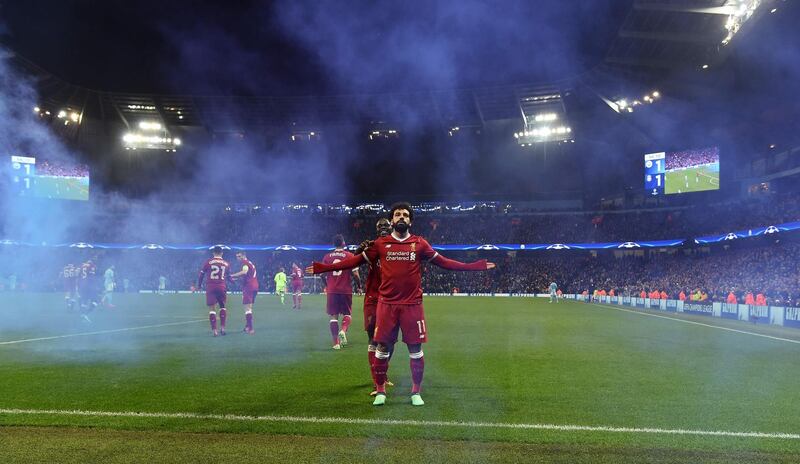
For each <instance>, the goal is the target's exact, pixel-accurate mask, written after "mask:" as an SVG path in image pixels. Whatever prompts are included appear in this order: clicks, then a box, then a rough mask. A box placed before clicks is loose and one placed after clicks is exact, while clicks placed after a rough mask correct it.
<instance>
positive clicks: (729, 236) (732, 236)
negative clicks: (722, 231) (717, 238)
mask: <svg viewBox="0 0 800 464" xmlns="http://www.w3.org/2000/svg"><path fill="white" fill-rule="evenodd" d="M737 238H738V237H737V236H736V234H734V233H733V232H731V233H729V234H728V235H726V236H725V239H724V240H736V239H737Z"/></svg>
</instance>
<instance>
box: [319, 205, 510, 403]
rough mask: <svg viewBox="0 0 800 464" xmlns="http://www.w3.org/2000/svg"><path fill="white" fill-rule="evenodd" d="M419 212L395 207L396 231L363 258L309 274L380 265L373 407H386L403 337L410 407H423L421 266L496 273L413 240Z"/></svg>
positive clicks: (391, 215) (488, 266)
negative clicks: (394, 356) (392, 363)
mask: <svg viewBox="0 0 800 464" xmlns="http://www.w3.org/2000/svg"><path fill="white" fill-rule="evenodd" d="M413 215H414V212H413V210H412V208H411V205H409V204H408V203H395V204H394V205H392V207H391V209H390V211H389V218H390V220H391V224H392V228H393V229H394V232H392V233H391V234H390V235H388V236H386V237H381V238H379V239H377V240H375V242H373V243H372V245H371V246H370V247H369V248H367V250H366V251H364V252H363V253H362V254H361V255H358V256H353V257H352V258H348V259H345V260H344V261H341V262H339V263H336V264H330V265H325V264H322V263H316V262H315V263H313V264H312V265H311V266H309V267H308V268H307V269H306V270H307V271H308V272H311V273H322V272H330V271H338V270H345V269H352V268H354V267H356V266H358V265H360V264H362V263H364V262H367V263H371V264H373V265H378V263H380V264H379V265H380V270H381V286H380V289H379V294H380V296H379V298H378V309H377V318H376V324H375V341H376V342H378V347H377V351H376V353H375V363H374V364H373V374H374V375H375V381H376V383H377V394H376V395H375V400H374V401H373V403H372V404H373V405H375V406H381V405H383V404H385V403H386V374H387V371H388V369H389V353H390V352H391V351H392V350H393V347H394V344H395V343H396V342H397V335H398V333H399V332H400V331H402V333H403V342H404V343H405V344H406V345H407V346H408V353H409V357H410V358H411V361H410V362H411V380H412V387H411V404H413V405H414V406H422V405H423V404H425V402H424V401H422V396H421V394H420V389H421V386H422V378H423V372H424V369H425V362H424V359H423V352H422V343H425V342H426V341H427V328H426V327H425V313H424V311H423V307H422V266H421V263H422V262H430V263H433V264H435V265H437V266H439V267H442V268H444V269H450V270H457V271H482V270H488V269H494V267H495V265H494V263H490V262H487V261H486V260H485V259H484V260H480V261H475V262H473V263H468V264H467V263H462V262H459V261H454V260H451V259H448V258H445V257H444V256H442V255H440V254H439V253H438V252H436V251H434V249H433V247H431V245H430V244H429V243H428V242H427V240H425V239H424V238H422V237H418V236H415V235H412V234H411V233H410V232H409V228H410V227H411V224H412V222H413V218H414V216H413Z"/></svg>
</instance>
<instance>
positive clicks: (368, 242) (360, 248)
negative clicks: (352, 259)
mask: <svg viewBox="0 0 800 464" xmlns="http://www.w3.org/2000/svg"><path fill="white" fill-rule="evenodd" d="M374 241H375V240H364V241H363V242H361V243H360V244H359V245H358V248H356V249H355V250H353V254H354V255H360V254H361V253H363V252H365V251H367V248H369V247H371V246H372V243H373V242H374Z"/></svg>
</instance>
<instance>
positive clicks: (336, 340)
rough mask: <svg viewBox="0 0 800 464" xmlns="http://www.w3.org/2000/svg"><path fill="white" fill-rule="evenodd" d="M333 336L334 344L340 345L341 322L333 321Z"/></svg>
mask: <svg viewBox="0 0 800 464" xmlns="http://www.w3.org/2000/svg"><path fill="white" fill-rule="evenodd" d="M330 325H331V336H332V337H333V344H334V345H338V344H339V321H337V320H336V319H331V324H330Z"/></svg>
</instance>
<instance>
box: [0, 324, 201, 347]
mask: <svg viewBox="0 0 800 464" xmlns="http://www.w3.org/2000/svg"><path fill="white" fill-rule="evenodd" d="M207 320H208V319H195V320H193V321H182V322H167V323H165V324H154V325H142V326H137V327H125V328H122V329H111V330H98V331H96V332H81V333H74V334H67V335H54V336H52V337H38V338H24V339H22V340H9V341H6V342H0V345H15V344H17V343H27V342H39V341H43V340H57V339H59V338H71V337H86V336H89V335H102V334H110V333H118V332H130V331H133V330H144V329H156V328H158V327H169V326H171V325H185V324H194V323H195V322H201V321H207Z"/></svg>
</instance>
